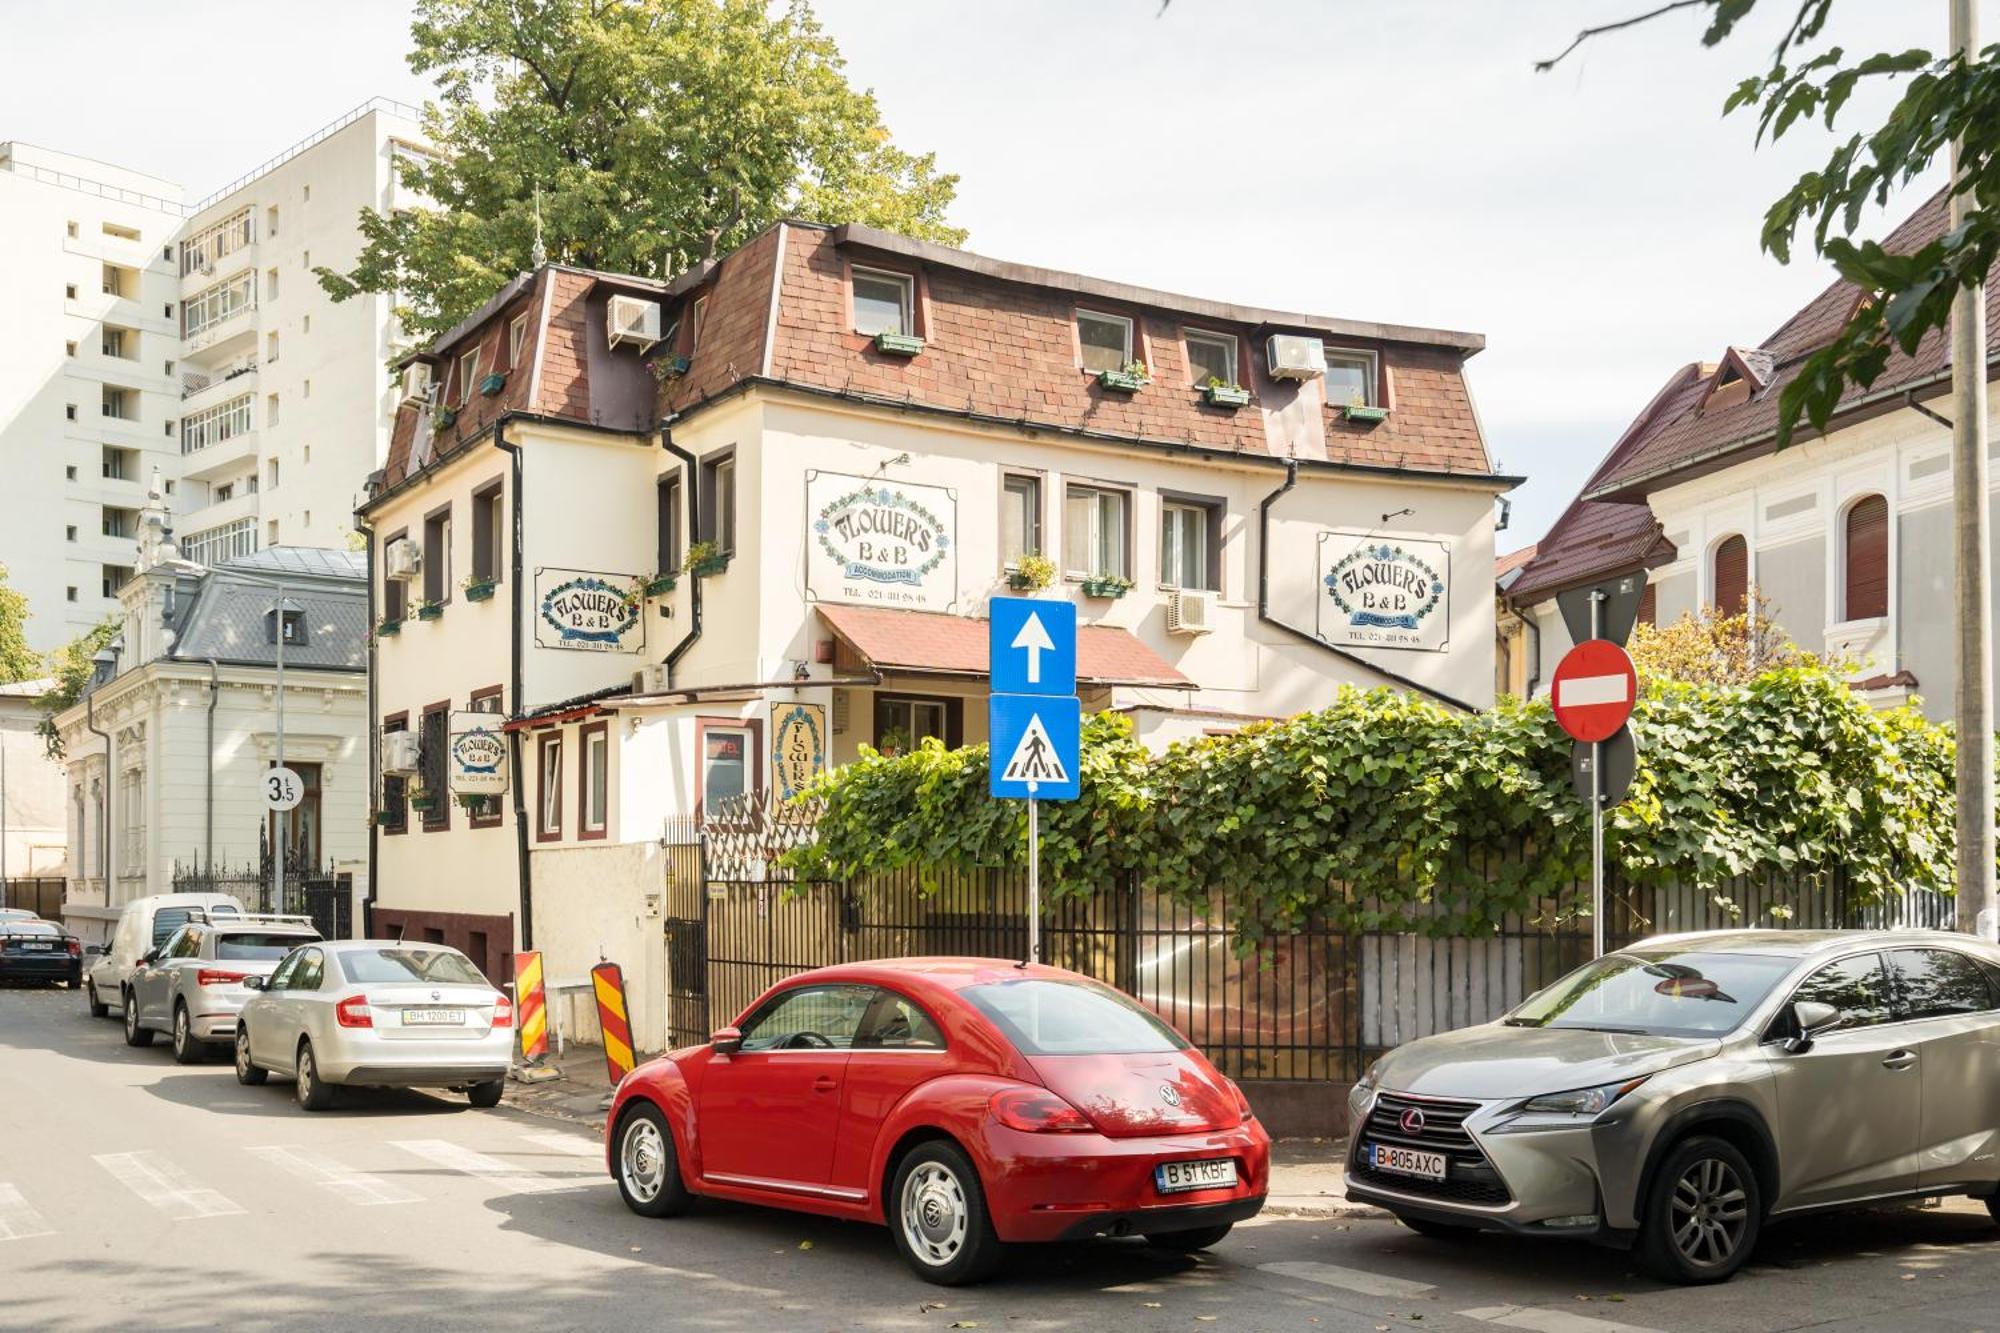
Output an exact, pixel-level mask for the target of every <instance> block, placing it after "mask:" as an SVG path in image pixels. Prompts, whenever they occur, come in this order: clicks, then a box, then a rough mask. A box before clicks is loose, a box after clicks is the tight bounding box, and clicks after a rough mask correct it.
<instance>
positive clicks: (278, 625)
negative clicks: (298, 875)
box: [267, 583, 285, 912]
mask: <svg viewBox="0 0 2000 1333" xmlns="http://www.w3.org/2000/svg"><path fill="white" fill-rule="evenodd" d="M277 589H278V592H277V603H276V611H275V613H274V615H273V621H272V623H273V627H274V628H275V629H276V630H277V635H276V638H277V640H278V670H277V676H278V755H277V765H276V766H277V767H279V768H283V767H284V766H285V585H284V584H283V583H280V584H278V585H277ZM267 817H268V818H269V819H270V821H271V910H272V911H273V912H282V911H284V910H285V846H284V839H283V838H281V837H280V836H279V834H280V833H282V832H283V830H284V822H285V821H284V820H282V819H280V818H279V817H278V814H277V812H275V811H273V812H271V813H270V814H269V815H268V816H267Z"/></svg>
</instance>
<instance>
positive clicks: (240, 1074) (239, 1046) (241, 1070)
mask: <svg viewBox="0 0 2000 1333" xmlns="http://www.w3.org/2000/svg"><path fill="white" fill-rule="evenodd" d="M268 1077H270V1075H269V1073H268V1072H267V1071H266V1070H265V1069H264V1068H263V1066H261V1065H259V1064H257V1063H256V1062H255V1061H253V1060H252V1059H251V1058H250V1029H249V1028H247V1027H243V1026H241V1025H238V1027H237V1029H236V1081H237V1082H238V1083H241V1084H243V1085H244V1086H245V1087H249V1088H254V1087H256V1086H257V1085H258V1084H259V1083H262V1082H263V1081H264V1080H265V1079H266V1078H268Z"/></svg>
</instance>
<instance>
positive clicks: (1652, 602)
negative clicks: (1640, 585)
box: [1639, 583, 1660, 625]
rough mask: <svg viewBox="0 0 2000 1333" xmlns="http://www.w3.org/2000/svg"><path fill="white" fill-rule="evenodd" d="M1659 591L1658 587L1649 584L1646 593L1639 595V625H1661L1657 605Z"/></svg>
mask: <svg viewBox="0 0 2000 1333" xmlns="http://www.w3.org/2000/svg"><path fill="white" fill-rule="evenodd" d="M1659 591H1660V590H1659V588H1658V586H1657V585H1655V584H1651V583H1648V584H1647V585H1646V589H1645V591H1644V592H1641V593H1640V594H1639V623H1640V624H1641V625H1657V624H1659V623H1660V621H1659V609H1658V604H1657V603H1658V595H1659Z"/></svg>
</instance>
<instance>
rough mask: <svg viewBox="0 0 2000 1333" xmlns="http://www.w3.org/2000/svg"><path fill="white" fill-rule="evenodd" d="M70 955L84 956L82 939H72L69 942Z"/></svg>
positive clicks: (74, 956) (73, 956)
mask: <svg viewBox="0 0 2000 1333" xmlns="http://www.w3.org/2000/svg"><path fill="white" fill-rule="evenodd" d="M69 956H70V957H71V958H81V957H83V941H82V940H71V941H70V942H69Z"/></svg>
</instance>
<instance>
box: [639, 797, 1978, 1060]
mask: <svg viewBox="0 0 2000 1333" xmlns="http://www.w3.org/2000/svg"><path fill="white" fill-rule="evenodd" d="M810 834H811V812H809V811H808V812H803V813H801V812H796V811H794V812H779V813H776V814H774V813H772V812H770V811H763V810H758V809H755V808H741V807H739V808H733V809H729V810H725V811H724V812H722V814H720V815H719V816H717V817H714V818H711V819H709V820H708V821H706V822H705V823H703V824H700V825H697V824H696V823H694V822H693V821H686V822H684V823H682V824H681V825H680V826H678V827H675V828H670V829H669V830H668V842H669V844H670V849H671V852H672V854H673V855H675V856H676V857H677V858H679V859H678V860H677V861H676V862H675V865H674V868H673V870H672V873H671V883H672V890H671V892H670V901H669V906H668V915H669V920H668V922H667V933H668V967H669V973H670V978H671V980H670V983H669V1003H668V1025H669V1029H670V1032H671V1039H672V1041H673V1043H674V1044H675V1045H682V1044H689V1043H694V1042H700V1041H705V1040H707V1038H708V1034H709V1032H710V1030H711V1028H712V1026H714V1025H716V1024H720V1023H725V1022H728V1021H729V1020H731V1019H733V1018H735V1017H736V1016H737V1015H738V1014H739V1013H740V1012H741V1011H742V1010H743V1009H744V1008H745V1007H746V1006H747V1005H749V1004H750V1002H751V1001H752V1000H754V999H755V998H756V997H757V996H758V995H759V994H760V993H762V992H763V990H764V989H765V988H767V987H768V986H770V985H771V984H772V983H773V982H776V981H778V980H780V979H782V978H784V977H786V976H790V975H792V974H794V973H797V972H801V971H805V970H808V969H811V968H816V967H825V966H829V965H831V964H834V963H842V962H854V961H861V960H866V959H873V958H891V957H910V956H921V955H927V954H955V955H971V956H979V957H995V958H1019V957H1021V956H1022V955H1023V954H1024V953H1025V952H1026V949H1027V926H1026V920H1027V884H1026V880H1025V876H1024V875H1023V874H1021V873H1020V872H1018V871H1013V870H980V871H973V872H957V871H939V872H936V873H934V874H930V875H922V874H919V873H918V872H916V871H913V870H912V871H904V872H898V873H896V874H889V875H871V876H867V877H864V878H861V879H856V880H853V881H849V882H845V883H838V884H830V883H803V884H802V883H795V882H794V881H793V880H792V879H791V878H790V877H789V876H788V875H786V874H784V873H783V872H781V871H780V870H779V869H777V867H776V865H775V860H776V857H777V855H778V853H779V851H781V850H782V849H783V848H784V847H787V846H790V845H793V844H795V843H796V842H797V841H799V840H801V839H802V838H805V837H809V836H810ZM1496 859H1497V858H1496ZM1228 896H1229V889H1228V887H1227V886H1226V885H1219V886H1218V888H1217V890H1216V892H1215V894H1214V895H1213V896H1212V897H1211V899H1210V901H1209V902H1208V903H1207V904H1205V905H1193V906H1191V905H1189V904H1186V903H1183V902H1179V901H1175V900H1171V899H1168V898H1167V897H1165V896H1163V895H1160V894H1157V893H1153V892H1150V891H1148V890H1147V889H1146V888H1145V887H1144V886H1143V885H1141V884H1136V883H1131V882H1123V883H1119V884H1115V885H1111V886H1108V887H1106V888H1105V889H1103V890H1100V891H1099V892H1096V893H1093V894H1091V895H1089V896H1087V897H1070V898H1057V899H1052V900H1048V901H1045V902H1044V904H1043V917H1042V956H1043V959H1044V960H1045V961H1047V962H1049V963H1052V964H1055V965H1056V966H1059V967H1066V968H1070V969H1072V970H1074V971H1077V972H1081V973H1084V974H1086V975H1088V976H1093V977H1096V978H1098V979H1099V980H1101V981H1104V982H1106V983H1108V984H1110V985H1113V986H1116V987H1117V988H1118V989H1120V990H1122V991H1125V992H1126V993H1127V994H1130V995H1132V996H1134V997H1136V998H1137V999H1139V1000H1140V1001H1141V1002H1142V1003H1144V1004H1145V1005H1147V1006H1148V1007H1149V1008H1151V1009H1153V1010H1154V1011H1155V1012H1156V1013H1158V1014H1160V1015H1161V1016H1162V1017H1163V1018H1165V1019H1166V1020H1167V1021H1168V1022H1170V1023H1172V1024H1173V1025H1174V1026H1175V1027H1177V1028H1178V1029H1179V1030H1180V1031H1181V1032H1183V1033H1184V1034H1186V1035H1187V1037H1188V1038H1189V1039H1190V1040H1191V1041H1193V1042H1195V1043H1196V1044H1197V1045H1199V1046H1200V1047H1201V1048H1202V1049H1203V1050H1204V1051H1205V1052H1207V1054H1208V1055H1209V1057H1210V1058H1211V1059H1212V1060H1214V1061H1215V1062H1216V1064H1217V1065H1218V1066H1219V1067H1220V1068H1221V1069H1222V1070H1223V1071H1224V1072H1226V1073H1228V1074H1230V1075H1231V1076H1233V1077H1237V1078H1241V1079H1253V1080H1275V1081H1284V1082H1301V1081H1313V1082H1316V1081H1331V1082H1344V1081H1349V1080H1352V1079H1354V1078H1356V1077H1358V1076H1359V1074H1360V1073H1361V1071H1362V1070H1363V1069H1365V1068H1366V1066H1367V1064H1368V1062H1369V1061H1371V1060H1372V1059H1374V1057H1375V1056H1376V1055H1378V1054H1379V1053H1380V1052H1381V1051H1383V1050H1385V1049H1387V1048H1389V1047H1391V1046H1395V1045H1398V1044H1400V1043H1402V1042H1405V1041H1409V1040H1411V1039H1413V1038H1416V1037H1419V1036H1427V1035H1430V1034H1431V1033H1434V1032H1440V1031H1445V1030H1448V1029H1451V1028H1456V1027H1463V1026H1466V1025H1467V1024H1471V1023H1477V1022H1484V1021H1487V1020H1489V1019H1491V1018H1494V1017H1497V1016H1498V1015H1499V1014H1501V1013H1503V1012H1505V1011H1506V1010H1507V1009H1509V1008H1511V1007H1513V1006H1514V1005H1515V1004H1517V1003H1519V1002H1520V1000H1522V999H1523V998H1524V997H1526V996H1527V995H1528V994H1530V993H1532V992H1533V991H1535V990H1537V989H1539V988H1540V987H1542V986H1545V985H1547V984H1549V983H1550V982H1552V981H1554V980H1556V979H1557V978H1558V977H1560V976H1562V975H1563V974H1564V973H1566V972H1568V971H1570V970H1572V969H1573V968H1575V967H1577V966H1579V965H1581V964H1582V963H1584V962H1586V961H1588V959H1589V957H1590V951H1591V928H1590V918H1589V916H1588V906H1589V901H1590V893H1589V886H1588V885H1587V884H1586V885H1577V886H1573V887H1571V888H1569V889H1567V890H1565V891H1564V892H1563V893H1561V894H1559V895H1556V896H1554V897H1551V898H1548V899H1545V900H1542V901H1540V902H1538V903H1536V904H1534V905H1533V906H1532V908H1531V909H1530V910H1529V911H1526V912H1523V913H1519V914H1515V915H1511V916H1509V917H1507V918H1506V919H1504V920H1502V921H1501V922H1499V923H1498V928H1497V930H1496V931H1495V932H1494V933H1492V934H1489V935H1481V936H1465V935H1462V934H1460V935H1453V934H1450V933H1448V928H1447V926H1446V923H1445V922H1444V921H1443V920H1442V917H1440V920H1439V921H1438V922H1436V923H1434V924H1432V925H1431V927H1430V929H1428V930H1425V929H1420V930H1416V931H1411V932H1407V933H1385V932H1363V931H1344V930H1340V929H1335V928H1331V927H1329V926H1327V925H1325V924H1323V923H1312V924H1308V926H1307V927H1306V928H1305V929H1303V930H1301V931H1299V932H1297V933H1293V934H1286V935H1281V936H1276V937H1273V938H1271V939H1268V940H1266V941H1263V942H1262V943H1260V944H1259V945H1258V946H1257V947H1256V948H1254V949H1251V950H1248V951H1244V950H1240V949H1239V948H1238V943H1239V941H1238V939H1237V936H1236V933H1235V931H1234V930H1233V928H1232V927H1231V926H1230V924H1229V922H1230V913H1229V911H1228ZM1951 919H1952V900H1951V899H1949V898H1947V897H1943V896H1940V895H1911V896H1909V897H1906V898H1904V899H1901V900H1898V901H1896V902H1893V903H1887V904H1871V905H1862V904H1860V903H1858V902H1856V901H1855V900H1854V896H1853V894H1852V893H1851V891H1850V890H1849V888H1848V886H1847V884H1846V881H1845V877H1844V876H1842V875H1841V874H1840V873H1839V872H1838V871H1832V872H1827V873H1825V874H1817V873H1811V872H1807V871H1800V872H1798V873H1796V874H1793V875H1789V876H1775V875H1767V876H1755V877H1745V878H1743V879H1740V880H1737V881H1734V882H1732V883H1731V884H1729V885H1728V886H1727V887H1726V889H1725V891H1723V892H1720V893H1717V892H1705V891H1701V890H1697V889H1694V888H1692V887H1690V886H1679V885H1677V886H1670V887H1668V888H1664V889H1652V888H1641V887H1636V886H1631V885H1623V884H1614V885H1612V886H1611V889H1610V891H1609V892H1608V893H1607V915H1606V923H1605V926H1606V936H1607V939H1608V940H1609V941H1610V943H1611V944H1612V945H1614V946H1616V945H1621V944H1625V943H1629V942H1631V941H1632V940H1635V939H1638V938H1642V937H1644V936H1647V935H1655V934H1663V933H1668V932H1673V931H1682V930H1707V929H1715V928H1718V927H1725V926H1750V925H1758V926H1776V927H1787V926H1790V927H1807V926H1885V925H1929V926H1949V925H1950V923H1951ZM1418 924H1419V925H1423V924H1425V923H1421V922H1420V923H1418Z"/></svg>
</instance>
